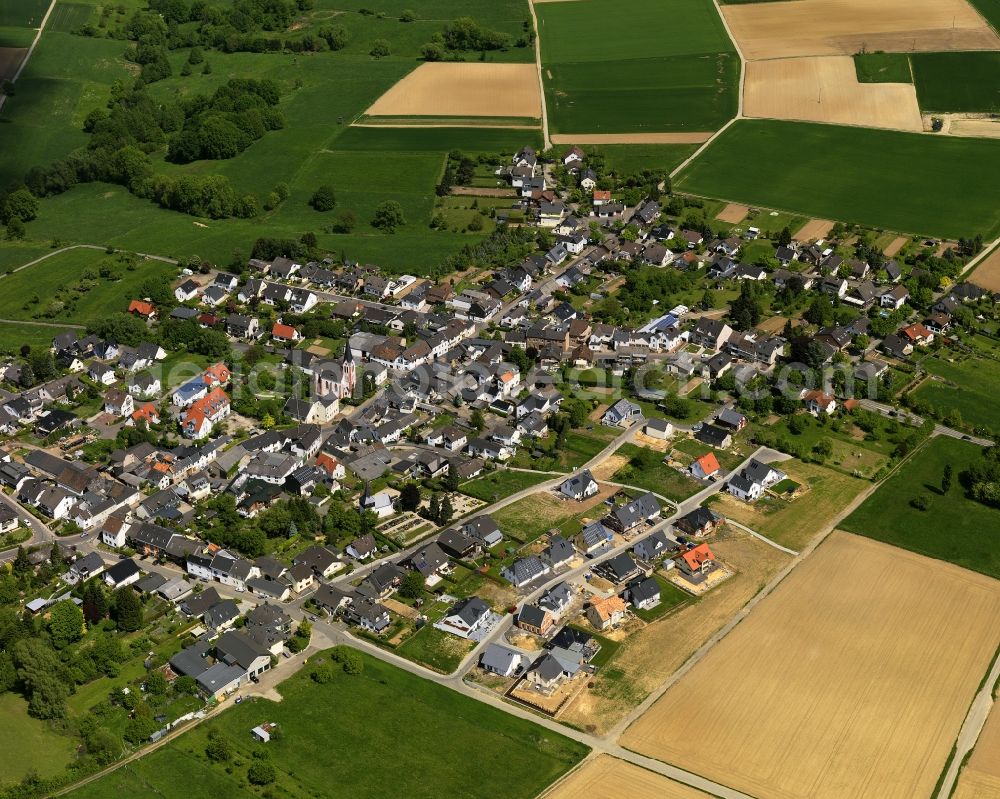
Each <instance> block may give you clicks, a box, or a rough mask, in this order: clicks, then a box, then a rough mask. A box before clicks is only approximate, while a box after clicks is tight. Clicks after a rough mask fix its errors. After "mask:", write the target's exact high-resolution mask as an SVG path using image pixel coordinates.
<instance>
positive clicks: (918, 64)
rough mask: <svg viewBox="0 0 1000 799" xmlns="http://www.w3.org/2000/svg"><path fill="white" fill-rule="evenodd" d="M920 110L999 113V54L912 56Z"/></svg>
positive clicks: (927, 54)
mask: <svg viewBox="0 0 1000 799" xmlns="http://www.w3.org/2000/svg"><path fill="white" fill-rule="evenodd" d="M910 62H911V63H912V64H913V81H914V83H916V85H917V100H918V101H919V103H920V110H921V111H931V112H953V113H976V112H986V111H1000V53H991V52H980V53H914V54H913V55H911V56H910Z"/></svg>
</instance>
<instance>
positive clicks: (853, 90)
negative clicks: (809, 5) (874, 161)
mask: <svg viewBox="0 0 1000 799" xmlns="http://www.w3.org/2000/svg"><path fill="white" fill-rule="evenodd" d="M782 5H784V4H782ZM743 112H744V113H745V114H746V115H747V116H750V117H763V118H766V119H799V120H804V121H807V122H833V123H836V124H841V125H867V126H868V127H873V128H890V129H895V130H909V131H917V132H919V131H921V130H923V120H922V119H921V116H920V107H919V106H918V105H917V91H916V89H915V88H914V86H913V84H912V83H859V82H858V78H857V73H856V72H855V69H854V59H853V58H851V57H850V56H825V57H808V58H782V59H775V60H769V61H751V62H749V63H748V64H747V73H746V82H745V88H744V93H743Z"/></svg>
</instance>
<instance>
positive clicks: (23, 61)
mask: <svg viewBox="0 0 1000 799" xmlns="http://www.w3.org/2000/svg"><path fill="white" fill-rule="evenodd" d="M55 7H56V0H52V2H51V3H49V8H48V10H47V11H46V12H45V16H44V17H42V22H41V24H40V25H39V26H38V31H37V32H36V33H35V38H34V40H33V41H32V42H31V47H29V48H28V52H27V53H25V54H24V58H23V59H21V63H20V64H19V65H18V67H17V72H15V73H14V77H13V78H11V79H10V82H11V83H17V79H18V78H19V77H21V73H22V72H24V68H25V67H26V66H28V59H30V58H31V54H32V53H34V52H35V47H37V46H38V41H39V39H41V38H42V31H44V30H45V25H46V24H47V23H48V21H49V17H50V16H52V12H53V11H54V10H55ZM6 102H7V95H5V94H0V111H3V106H4V103H6Z"/></svg>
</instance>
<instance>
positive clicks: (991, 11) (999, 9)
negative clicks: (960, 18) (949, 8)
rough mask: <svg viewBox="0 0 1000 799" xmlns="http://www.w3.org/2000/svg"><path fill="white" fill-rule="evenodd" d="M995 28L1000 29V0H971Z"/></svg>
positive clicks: (974, 6)
mask: <svg viewBox="0 0 1000 799" xmlns="http://www.w3.org/2000/svg"><path fill="white" fill-rule="evenodd" d="M969 2H970V3H971V4H972V6H973V8H975V9H976V11H978V12H979V13H980V14H982V15H983V16H984V17H985V18H986V21H987V22H988V23H990V25H992V26H993V29H994V30H1000V0H969Z"/></svg>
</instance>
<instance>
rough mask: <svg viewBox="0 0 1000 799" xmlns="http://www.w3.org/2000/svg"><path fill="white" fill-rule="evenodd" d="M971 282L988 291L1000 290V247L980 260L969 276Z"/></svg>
mask: <svg viewBox="0 0 1000 799" xmlns="http://www.w3.org/2000/svg"><path fill="white" fill-rule="evenodd" d="M969 282H970V283H974V284H975V285H977V286H979V287H980V288H984V289H986V290H987V291H1000V247H997V249H995V250H994V251H993V252H991V253H990V254H989V255H987V256H986V257H985V258H984V259H983V260H982V261H981V262H980V264H979V266H977V267H976V268H975V270H973V272H972V275H970V276H969Z"/></svg>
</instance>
